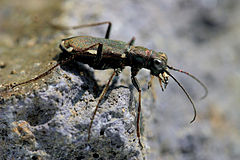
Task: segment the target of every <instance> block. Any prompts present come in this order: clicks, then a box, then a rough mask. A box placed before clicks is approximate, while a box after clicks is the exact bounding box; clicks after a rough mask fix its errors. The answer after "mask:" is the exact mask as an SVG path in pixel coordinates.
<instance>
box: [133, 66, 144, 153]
mask: <svg viewBox="0 0 240 160" xmlns="http://www.w3.org/2000/svg"><path fill="white" fill-rule="evenodd" d="M131 71H132V74H131V79H132V83H133V85H134V87H135V88H136V89H137V90H138V96H139V97H138V113H137V137H138V143H139V145H140V147H141V148H143V145H142V143H141V140H140V138H141V135H140V113H141V92H142V91H141V88H140V85H139V83H138V80H137V78H136V75H137V73H138V71H139V69H138V68H134V67H133V68H132V69H131Z"/></svg>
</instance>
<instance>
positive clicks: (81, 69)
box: [53, 52, 133, 105]
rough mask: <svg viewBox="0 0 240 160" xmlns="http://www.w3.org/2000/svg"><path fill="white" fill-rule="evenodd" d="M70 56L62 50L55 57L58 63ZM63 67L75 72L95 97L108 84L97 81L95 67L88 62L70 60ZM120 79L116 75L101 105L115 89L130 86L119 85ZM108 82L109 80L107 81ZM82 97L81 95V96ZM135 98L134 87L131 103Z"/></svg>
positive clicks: (131, 93)
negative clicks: (101, 84)
mask: <svg viewBox="0 0 240 160" xmlns="http://www.w3.org/2000/svg"><path fill="white" fill-rule="evenodd" d="M68 57H69V53H65V52H61V53H60V54H58V55H56V56H55V57H54V58H53V59H54V60H57V62H58V63H61V62H62V61H64V60H66V59H67V58H68ZM60 67H61V69H63V70H64V71H66V72H69V73H71V74H74V75H75V76H79V77H80V78H81V80H82V81H83V84H82V85H81V88H82V89H83V90H84V91H85V90H88V91H89V93H90V94H92V95H93V96H94V98H95V99H96V98H98V97H100V95H101V93H102V91H103V89H104V87H105V86H106V84H105V85H103V86H99V85H98V83H97V80H96V78H95V75H94V69H93V68H92V67H90V66H89V65H87V64H84V63H81V62H77V61H76V60H72V61H69V62H67V63H65V64H63V65H60ZM109 78H110V77H109ZM118 80H119V76H115V77H114V78H113V80H112V82H111V84H110V86H109V88H108V90H107V92H106V94H105V96H104V98H103V99H102V100H101V102H100V105H101V104H103V103H104V102H105V101H106V100H107V97H108V96H109V95H110V94H111V92H112V90H113V89H118V88H122V87H124V88H129V87H127V86H123V85H120V86H117V83H118ZM106 83H107V81H106ZM80 97H81V96H80ZM132 99H133V89H130V100H129V104H130V105H131V104H132Z"/></svg>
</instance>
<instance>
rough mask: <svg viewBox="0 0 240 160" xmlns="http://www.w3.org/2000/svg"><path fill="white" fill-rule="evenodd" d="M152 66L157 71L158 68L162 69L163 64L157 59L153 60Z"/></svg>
mask: <svg viewBox="0 0 240 160" xmlns="http://www.w3.org/2000/svg"><path fill="white" fill-rule="evenodd" d="M154 66H155V67H156V68H158V69H159V68H162V67H163V63H162V61H160V60H159V59H155V60H154Z"/></svg>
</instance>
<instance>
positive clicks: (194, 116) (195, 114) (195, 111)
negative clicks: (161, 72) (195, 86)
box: [165, 70, 197, 123]
mask: <svg viewBox="0 0 240 160" xmlns="http://www.w3.org/2000/svg"><path fill="white" fill-rule="evenodd" d="M165 72H166V73H167V74H168V75H169V76H170V77H172V79H173V80H174V81H175V82H176V83H177V84H178V86H179V87H180V88H181V89H182V90H183V92H184V93H185V95H186V96H187V98H188V99H189V101H190V102H191V104H192V107H193V112H194V115H193V119H192V120H191V121H190V123H192V122H193V121H195V119H196V116H197V110H196V107H195V105H194V103H193V100H192V98H191V97H190V95H189V94H188V92H187V91H186V90H185V89H184V87H183V86H182V85H181V84H180V82H178V80H177V79H176V78H175V77H174V76H173V75H171V74H170V73H169V72H168V71H167V70H165Z"/></svg>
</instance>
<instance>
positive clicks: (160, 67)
mask: <svg viewBox="0 0 240 160" xmlns="http://www.w3.org/2000/svg"><path fill="white" fill-rule="evenodd" d="M167 60H168V58H167V55H166V54H165V53H162V52H155V53H153V54H152V58H151V63H150V67H149V68H150V71H151V74H152V75H154V76H156V77H158V78H159V82H160V85H161V82H163V83H164V85H165V87H166V86H167V84H168V77H169V75H168V74H167V73H166V71H167V68H168V67H167Z"/></svg>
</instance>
